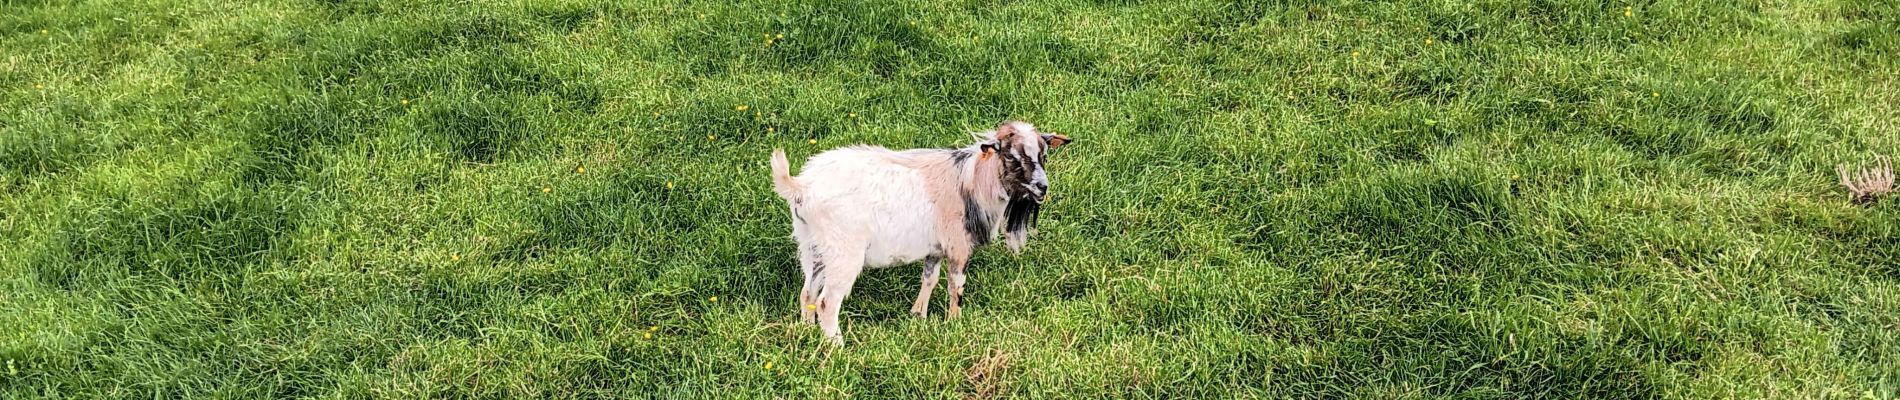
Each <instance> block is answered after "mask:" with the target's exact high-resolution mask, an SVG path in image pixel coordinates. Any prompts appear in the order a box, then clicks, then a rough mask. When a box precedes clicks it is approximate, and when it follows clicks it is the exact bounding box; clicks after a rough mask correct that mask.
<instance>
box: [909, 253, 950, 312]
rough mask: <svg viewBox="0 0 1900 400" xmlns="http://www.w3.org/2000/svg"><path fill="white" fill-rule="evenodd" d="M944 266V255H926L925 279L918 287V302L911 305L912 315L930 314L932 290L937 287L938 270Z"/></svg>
mask: <svg viewBox="0 0 1900 400" xmlns="http://www.w3.org/2000/svg"><path fill="white" fill-rule="evenodd" d="M942 267H943V257H938V256H929V257H924V279H923V282H922V284H921V286H922V287H921V288H918V289H917V302H916V303H912V304H911V305H910V315H914V316H918V317H923V316H925V315H928V314H930V291H931V290H934V289H936V288H937V272H939V270H941V269H942Z"/></svg>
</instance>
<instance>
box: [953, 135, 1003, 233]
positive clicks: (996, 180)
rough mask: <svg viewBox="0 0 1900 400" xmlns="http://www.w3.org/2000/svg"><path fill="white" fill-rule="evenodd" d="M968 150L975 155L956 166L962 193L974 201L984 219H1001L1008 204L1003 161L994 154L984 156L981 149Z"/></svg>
mask: <svg viewBox="0 0 1900 400" xmlns="http://www.w3.org/2000/svg"><path fill="white" fill-rule="evenodd" d="M969 151H974V152H975V154H976V156H975V157H973V158H971V159H969V162H967V163H966V164H965V165H963V166H962V168H958V174H959V175H961V176H959V178H960V179H959V180H960V181H962V190H963V193H964V195H965V196H969V198H970V199H971V200H974V201H975V203H976V205H977V208H978V209H979V210H982V213H983V215H984V217H985V218H986V219H989V220H991V221H997V220H1001V219H1002V218H1003V210H1004V208H1005V207H1007V206H1008V205H1009V202H1008V201H1007V200H1008V192H1007V191H1005V190H1006V189H1004V188H1003V179H1002V178H1003V175H1002V174H1003V161H1002V160H1001V159H999V158H998V157H997V156H996V155H990V156H988V157H984V156H983V151H982V150H981V149H976V148H971V149H970V150H969Z"/></svg>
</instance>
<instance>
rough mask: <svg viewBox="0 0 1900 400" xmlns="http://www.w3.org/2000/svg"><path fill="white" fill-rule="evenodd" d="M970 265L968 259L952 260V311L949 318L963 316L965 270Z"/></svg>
mask: <svg viewBox="0 0 1900 400" xmlns="http://www.w3.org/2000/svg"><path fill="white" fill-rule="evenodd" d="M969 264H970V262H969V260H968V258H967V257H966V258H965V259H955V258H953V259H950V311H949V313H948V318H956V317H957V316H960V315H963V305H962V304H961V303H962V302H963V270H964V268H965V267H968V266H969Z"/></svg>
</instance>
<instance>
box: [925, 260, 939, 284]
mask: <svg viewBox="0 0 1900 400" xmlns="http://www.w3.org/2000/svg"><path fill="white" fill-rule="evenodd" d="M940 262H943V258H941V257H937V256H929V257H924V279H925V280H929V279H930V277H933V276H937V268H938V263H940Z"/></svg>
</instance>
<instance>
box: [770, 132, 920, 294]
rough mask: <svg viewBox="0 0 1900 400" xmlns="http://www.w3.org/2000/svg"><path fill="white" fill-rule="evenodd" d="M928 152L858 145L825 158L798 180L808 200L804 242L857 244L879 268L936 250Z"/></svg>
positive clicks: (801, 204)
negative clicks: (928, 172)
mask: <svg viewBox="0 0 1900 400" xmlns="http://www.w3.org/2000/svg"><path fill="white" fill-rule="evenodd" d="M931 156H932V155H930V154H929V153H926V152H920V151H905V152H897V151H891V150H889V149H885V148H882V147H874V146H854V147H846V148H840V149H835V150H831V151H827V152H824V153H820V154H818V155H816V156H812V158H811V159H810V160H809V161H807V162H806V163H805V168H804V170H803V171H800V173H799V175H798V176H797V177H796V178H794V179H796V180H797V181H798V184H799V186H800V187H801V188H803V189H802V190H803V197H802V198H801V199H799V201H797V202H794V204H796V205H795V206H794V207H796V208H797V210H796V212H797V213H798V215H800V216H802V218H803V220H802V221H799V220H794V221H793V223H794V224H801V225H803V226H800V227H798V228H799V229H794V231H795V232H796V233H797V234H798V235H799V236H800V237H799V238H798V239H799V240H800V241H806V240H822V241H826V242H856V243H862V244H863V245H864V246H865V247H866V250H865V262H866V264H867V265H868V266H871V267H878V266H886V265H893V264H898V263H906V262H913V261H916V260H918V259H921V258H923V257H924V256H926V255H928V254H930V253H931V252H932V251H935V249H936V248H937V247H938V246H937V236H936V232H937V226H936V224H937V219H938V215H936V214H937V212H936V210H935V209H934V203H933V202H932V199H931V196H930V193H929V191H928V190H927V187H928V186H927V185H928V184H930V183H929V182H926V176H927V174H925V173H924V172H923V171H922V170H920V169H921V168H929V167H930V166H931V163H930V162H929V161H930V160H928V159H925V157H931Z"/></svg>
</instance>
